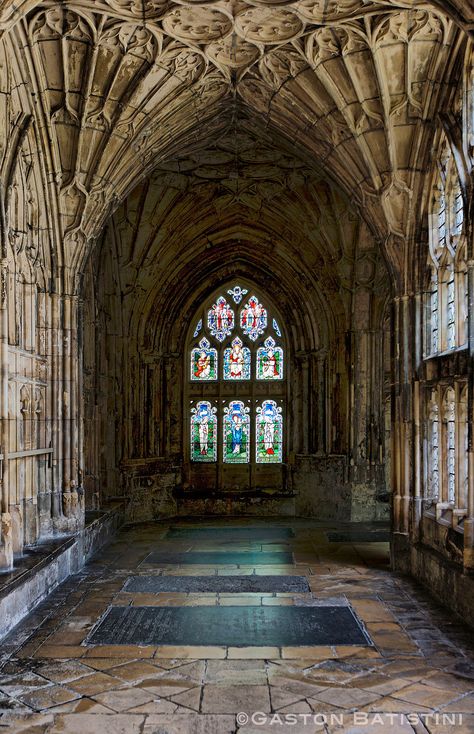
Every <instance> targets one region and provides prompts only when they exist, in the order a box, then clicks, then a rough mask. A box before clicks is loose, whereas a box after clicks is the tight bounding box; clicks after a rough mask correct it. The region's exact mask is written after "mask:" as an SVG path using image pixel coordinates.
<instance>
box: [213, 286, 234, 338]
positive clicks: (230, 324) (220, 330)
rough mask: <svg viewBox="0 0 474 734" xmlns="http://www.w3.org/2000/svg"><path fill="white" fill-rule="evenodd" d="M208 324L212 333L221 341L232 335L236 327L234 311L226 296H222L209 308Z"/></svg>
mask: <svg viewBox="0 0 474 734" xmlns="http://www.w3.org/2000/svg"><path fill="white" fill-rule="evenodd" d="M207 325H208V327H209V331H210V332H211V335H212V336H214V337H215V338H216V339H217V340H218V341H220V342H223V341H224V339H225V338H226V337H227V336H230V335H231V333H232V331H233V329H234V312H233V310H232V309H231V307H230V306H229V304H228V303H227V301H226V299H225V298H224V296H220V298H218V299H217V301H216V302H215V303H214V305H213V306H212V308H210V309H209V311H208V314H207Z"/></svg>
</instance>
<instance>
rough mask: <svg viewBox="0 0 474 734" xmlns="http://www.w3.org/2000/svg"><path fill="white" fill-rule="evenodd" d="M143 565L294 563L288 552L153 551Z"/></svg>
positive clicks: (267, 564)
mask: <svg viewBox="0 0 474 734" xmlns="http://www.w3.org/2000/svg"><path fill="white" fill-rule="evenodd" d="M143 563H157V564H158V563H159V564H162V565H163V564H173V563H181V564H185V565H187V564H193V565H194V564H200V565H202V566H227V565H233V566H235V565H236V566H260V565H263V566H283V565H285V564H292V563H293V555H292V554H291V553H287V552H286V551H268V552H265V551H255V552H253V551H241V552H240V551H188V552H183V553H170V552H169V551H163V552H161V551H153V552H152V553H149V554H148V555H147V557H146V558H145V560H144V561H143Z"/></svg>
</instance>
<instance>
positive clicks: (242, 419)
mask: <svg viewBox="0 0 474 734" xmlns="http://www.w3.org/2000/svg"><path fill="white" fill-rule="evenodd" d="M249 410H250V409H249V408H247V407H245V405H244V403H243V402H242V401H241V400H233V401H232V402H231V403H230V405H229V407H228V408H224V456H223V458H224V462H225V463H226V464H248V463H249V459H250V446H249V434H250V418H249V415H248V413H249Z"/></svg>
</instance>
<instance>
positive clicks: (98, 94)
mask: <svg viewBox="0 0 474 734" xmlns="http://www.w3.org/2000/svg"><path fill="white" fill-rule="evenodd" d="M445 5H446V6H448V5H449V7H447V12H444V11H443V10H442V9H441V6H442V4H441V3H432V4H431V3H427V4H425V3H418V2H416V3H415V2H411V1H410V2H406V1H405V2H401V3H397V2H371V1H370V0H338V1H337V2H336V0H300V1H299V2H285V1H284V0H283V1H280V2H278V1H277V2H266V1H265V0H253V1H252V2H242V1H237V2H234V1H231V2H224V1H219V0H218V1H217V2H208V3H203V2H199V3H195V2H186V3H178V2H168V1H166V0H163V1H161V0H143V2H142V0H98V1H97V2H91V1H87V0H75V1H73V2H60V3H59V2H44V3H37V2H31V1H26V2H23V3H18V2H17V3H15V4H13V3H10V2H6V3H4V4H3V10H2V14H1V15H0V17H1V19H2V23H3V25H2V27H3V29H4V30H3V35H2V41H3V43H4V50H5V53H6V58H8V59H9V67H10V68H9V69H6V68H5V65H4V68H3V69H2V70H0V79H1V83H2V91H4V92H5V93H6V95H7V97H8V99H9V100H10V102H9V105H5V106H4V108H3V110H2V114H3V122H4V129H5V130H6V131H7V132H8V134H9V135H10V137H11V131H12V130H13V131H14V130H18V131H19V132H18V134H17V136H16V140H17V141H18V144H19V145H21V146H25V145H26V144H27V141H28V138H31V136H32V135H34V137H35V142H36V143H37V144H38V145H39V147H40V149H41V151H42V155H41V161H42V166H43V175H44V176H45V177H46V179H47V180H48V185H49V189H50V191H51V197H52V198H53V199H54V202H55V204H54V206H55V207H56V209H57V219H58V227H57V231H56V233H55V236H56V237H58V238H60V239H61V243H62V244H61V247H63V248H64V253H63V258H64V262H65V263H67V264H69V265H70V266H72V267H79V268H80V264H81V262H83V258H84V256H85V254H86V253H87V248H88V242H90V241H92V240H94V239H95V238H96V237H97V235H98V234H99V232H100V230H101V228H102V227H103V223H104V221H105V219H106V218H107V217H108V216H109V215H110V212H111V211H112V210H113V209H114V208H116V206H117V204H118V202H119V201H121V200H123V198H124V196H126V195H127V193H128V192H129V191H130V190H131V189H132V187H133V186H134V185H135V184H136V183H137V180H139V179H141V178H143V177H145V176H146V175H149V174H150V173H151V171H152V170H154V169H156V168H157V167H158V166H162V165H164V164H166V162H167V161H170V160H176V159H177V158H179V160H180V165H181V166H182V167H184V168H185V167H186V162H185V159H186V156H188V157H189V156H190V157H191V159H192V160H195V158H193V156H195V155H196V151H201V153H202V151H203V150H205V149H211V150H212V151H213V155H214V159H213V161H212V163H213V165H215V164H218V168H219V170H220V171H221V173H219V174H218V175H221V176H222V177H223V178H224V179H227V180H228V179H229V178H230V179H231V178H235V177H236V176H237V177H241V178H243V177H249V176H250V178H252V175H253V174H252V173H251V171H250V169H251V167H252V166H257V167H258V168H259V170H260V172H259V173H258V174H256V177H257V178H258V177H261V175H262V173H261V171H262V166H263V167H265V165H267V163H268V162H266V161H264V160H257V161H255V160H253V161H251V162H250V161H249V163H248V165H247V166H246V167H245V171H244V170H243V168H242V166H241V167H240V169H239V171H237V173H236V172H235V171H233V167H235V161H234V157H233V156H229V155H228V151H227V156H226V155H224V156H223V153H222V150H221V152H220V153H218V151H217V148H216V145H215V143H216V141H218V140H219V139H222V140H223V141H224V148H225V145H226V143H225V141H226V140H227V141H228V140H232V139H233V140H234V141H235V140H238V139H239V135H240V134H241V132H242V130H243V134H246V127H248V126H249V125H250V126H252V127H253V131H254V132H255V130H257V131H258V130H260V133H259V134H260V135H261V136H262V141H263V140H264V139H266V141H267V142H268V138H271V139H273V147H274V148H275V147H279V146H280V147H281V145H282V141H285V143H284V145H285V146H286V148H285V159H286V163H285V166H286V170H287V169H288V162H287V160H288V154H289V153H290V154H291V151H294V154H295V161H297V160H301V158H302V157H303V158H304V159H305V162H307V165H310V166H313V167H314V168H315V169H316V170H319V171H321V170H322V171H324V172H326V175H328V176H330V177H331V178H332V179H333V180H334V181H336V182H337V184H338V185H339V186H341V187H342V188H343V189H344V190H345V192H346V193H347V194H349V195H350V196H351V197H352V199H353V200H354V201H355V203H356V204H357V205H358V206H359V207H360V208H361V210H363V211H364V212H365V214H366V217H367V218H368V219H369V220H370V222H371V226H372V227H373V229H374V232H375V233H376V235H377V237H378V238H379V240H380V242H383V243H385V244H384V246H386V248H387V255H388V258H389V261H390V262H391V264H392V267H393V268H394V270H398V269H402V268H403V259H404V257H405V255H404V252H405V250H404V245H403V243H404V242H406V241H407V240H408V239H409V237H410V236H412V234H413V233H412V231H411V230H410V226H411V225H410V222H412V221H413V220H414V218H413V217H410V216H409V215H410V214H411V213H413V210H414V207H416V206H418V201H419V197H420V195H421V191H422V186H423V181H422V177H421V175H420V174H421V173H423V172H424V170H425V169H426V165H427V162H428V159H429V151H430V146H431V143H432V136H433V121H434V120H435V118H436V116H437V114H438V113H439V111H440V109H444V108H445V106H446V104H447V103H448V102H449V104H450V105H452V106H453V109H454V103H453V99H454V98H455V94H456V89H455V84H454V83H453V79H454V78H455V76H456V75H455V69H456V65H459V64H460V63H461V61H462V54H463V47H464V45H465V44H466V42H467V35H466V33H464V32H463V31H462V30H461V27H464V28H465V29H467V30H469V29H470V25H469V24H470V21H471V17H470V16H471V15H472V13H470V8H469V4H468V3H466V2H461V0H457V4H456V2H454V1H453V2H452V3H451V4H448V3H445ZM32 130H33V131H34V132H32ZM25 141H26V142H25ZM30 147H31V141H30ZM4 155H7V152H6V151H5V149H4ZM216 156H217V158H216ZM219 156H220V158H219ZM273 164H274V161H272V165H273ZM277 166H278V164H277ZM295 166H296V168H298V166H299V163H295ZM224 168H226V169H227V170H226V171H225V172H222V171H223V169H224ZM284 168H285V167H284ZM214 170H215V168H214ZM253 177H254V178H255V175H253ZM52 208H54V207H52ZM400 243H401V244H400Z"/></svg>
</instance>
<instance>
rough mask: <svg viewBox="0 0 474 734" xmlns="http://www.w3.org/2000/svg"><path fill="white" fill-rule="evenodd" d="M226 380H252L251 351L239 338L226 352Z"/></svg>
mask: <svg viewBox="0 0 474 734" xmlns="http://www.w3.org/2000/svg"><path fill="white" fill-rule="evenodd" d="M224 380H250V349H249V348H248V347H244V345H243V343H242V340H241V339H239V337H236V338H235V339H234V340H233V341H232V345H231V346H230V347H227V349H225V350H224Z"/></svg>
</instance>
